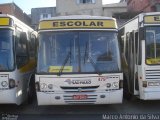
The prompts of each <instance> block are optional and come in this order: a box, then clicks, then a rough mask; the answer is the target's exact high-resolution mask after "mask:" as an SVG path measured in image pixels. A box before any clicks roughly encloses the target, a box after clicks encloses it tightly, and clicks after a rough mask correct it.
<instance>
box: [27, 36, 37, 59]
mask: <svg viewBox="0 0 160 120" xmlns="http://www.w3.org/2000/svg"><path fill="white" fill-rule="evenodd" d="M29 46H30V49H29V52H30V57H32V58H35V57H36V36H35V35H33V34H32V35H31V40H30V42H29Z"/></svg>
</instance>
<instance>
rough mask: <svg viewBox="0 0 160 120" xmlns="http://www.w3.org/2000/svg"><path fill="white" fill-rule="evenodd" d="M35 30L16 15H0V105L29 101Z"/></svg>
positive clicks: (32, 73) (34, 62)
mask: <svg viewBox="0 0 160 120" xmlns="http://www.w3.org/2000/svg"><path fill="white" fill-rule="evenodd" d="M36 38H37V32H35V31H34V30H33V29H32V28H30V27H29V26H27V25H26V24H24V23H23V22H21V21H20V20H18V19H17V18H15V17H13V16H11V15H6V14H1V15H0V104H17V105H20V104H21V103H22V102H23V101H25V100H26V98H27V97H28V100H29V101H31V99H32V97H33V92H31V91H33V90H34V73H35V67H36V59H35V54H36Z"/></svg>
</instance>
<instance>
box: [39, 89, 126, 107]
mask: <svg viewBox="0 0 160 120" xmlns="http://www.w3.org/2000/svg"><path fill="white" fill-rule="evenodd" d="M74 95H86V96H87V99H83V100H74V99H73V96H74ZM122 99H123V89H120V90H112V91H106V92H94V93H93V92H92V93H89V92H88V93H68V94H67V93H54V92H53V93H47V92H37V100H38V105H73V104H74V105H78V104H86V105H89V104H116V103H122Z"/></svg>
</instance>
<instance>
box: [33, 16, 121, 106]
mask: <svg viewBox="0 0 160 120" xmlns="http://www.w3.org/2000/svg"><path fill="white" fill-rule="evenodd" d="M117 32H118V31H117V24H116V21H115V19H113V18H108V17H96V16H61V17H54V18H50V19H46V20H42V21H40V24H39V36H38V37H39V49H38V62H37V73H36V90H37V92H36V93H37V100H38V105H70V104H113V103H122V97H123V86H122V85H123V74H122V72H121V61H120V52H119V45H118V37H117Z"/></svg>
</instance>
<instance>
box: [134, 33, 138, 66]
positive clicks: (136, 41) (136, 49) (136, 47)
mask: <svg viewBox="0 0 160 120" xmlns="http://www.w3.org/2000/svg"><path fill="white" fill-rule="evenodd" d="M134 37H135V55H136V64H137V63H138V62H137V57H138V56H137V55H138V32H135V33H134Z"/></svg>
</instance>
